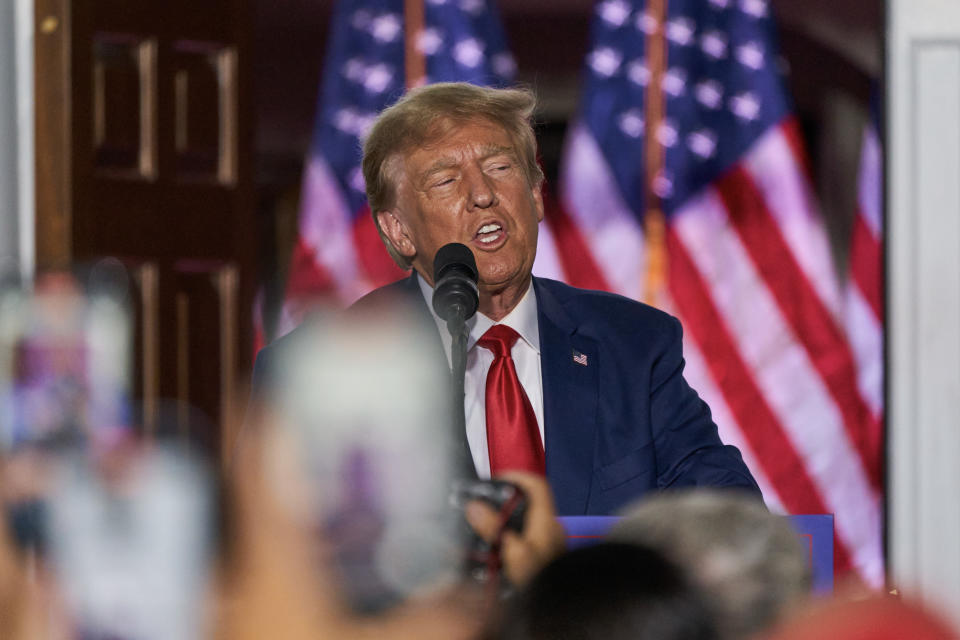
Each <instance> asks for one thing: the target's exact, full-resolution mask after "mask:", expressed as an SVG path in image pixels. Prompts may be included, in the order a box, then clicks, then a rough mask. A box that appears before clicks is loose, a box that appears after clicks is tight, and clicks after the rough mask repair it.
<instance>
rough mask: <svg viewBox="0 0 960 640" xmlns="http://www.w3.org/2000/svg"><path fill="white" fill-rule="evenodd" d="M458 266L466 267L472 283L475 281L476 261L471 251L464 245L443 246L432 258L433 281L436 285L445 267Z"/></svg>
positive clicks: (455, 243) (450, 244) (476, 274)
mask: <svg viewBox="0 0 960 640" xmlns="http://www.w3.org/2000/svg"><path fill="white" fill-rule="evenodd" d="M454 264H459V265H463V266H465V267H467V269H469V271H470V275H471V277H472V279H473V280H474V281H476V280H477V276H478V273H477V260H476V258H474V257H473V251H470V248H469V247H467V245H465V244H461V243H459V242H451V243H449V244H445V245H443V246H442V247H440V249H439V250H438V251H437V255H436V256H434V258H433V280H434V283H436V282H437V281H438V280H439V279H440V278H441V277H443V272H444V271H445V270H446V268H447V267H449V266H451V265H454Z"/></svg>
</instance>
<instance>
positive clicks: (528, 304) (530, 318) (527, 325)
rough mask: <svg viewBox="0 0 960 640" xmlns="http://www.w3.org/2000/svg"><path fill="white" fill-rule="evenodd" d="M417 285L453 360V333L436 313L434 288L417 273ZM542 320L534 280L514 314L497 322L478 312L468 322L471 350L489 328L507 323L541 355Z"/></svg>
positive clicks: (468, 348) (448, 355) (468, 339)
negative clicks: (434, 308)
mask: <svg viewBox="0 0 960 640" xmlns="http://www.w3.org/2000/svg"><path fill="white" fill-rule="evenodd" d="M417 284H418V285H420V293H422V294H423V299H424V300H425V301H426V303H427V308H428V309H430V315H432V316H433V319H434V321H435V322H436V323H437V328H438V329H439V331H440V338H441V340H442V341H443V349H444V351H446V353H447V359H448V360H449V359H450V345H451V342H452V341H451V339H450V332H449V331H447V323H446V321H444V320H443V319H442V318H441V317H440V316H438V315H437V313H436V312H435V311H434V310H433V288H432V287H431V286H430V285H429V284H427V281H426V280H424V279H423V278H421V277H420V274H417ZM538 322H539V319H538V317H537V294H536V293H535V292H534V290H533V280H531V281H530V285H529V287H527V292H526V293H524V294H523V297H522V298H520V302H519V303H518V304H517V306H516V307H514V308H513V311H511V312H510V313H508V314H507V315H506V316H504V318H503V319H501V320H500V322H494V321H493V320H491V319H490V318H488V317H487V316H485V315H483V314H482V313H479V312H477V313H475V314H474V316H473V317H472V318H470V319H469V320H468V321H467V329H468V330H469V335H468V337H467V350H468V351H469V350H470V349H472V348H473V345H475V344H476V343H477V340H479V339H480V337H481V336H483V334H484V333H486V332H487V329H489V328H490V327H492V326H493V325H495V324H505V325H507V326H508V327H510V328H511V329H513V330H514V331H516V332H517V333H519V334H520V337H521V338H523V341H524V342H526V343H527V344H529V345H530V346H531V347H532V348H533V350H534V351H536V352H537V354H539V353H540V326H539V323H538Z"/></svg>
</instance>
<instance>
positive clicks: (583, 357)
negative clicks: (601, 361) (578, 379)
mask: <svg viewBox="0 0 960 640" xmlns="http://www.w3.org/2000/svg"><path fill="white" fill-rule="evenodd" d="M573 361H574V362H576V363H577V364H579V365H583V366H584V367H585V366H587V354H585V353H580V352H579V351H577V350H576V349H574V350H573Z"/></svg>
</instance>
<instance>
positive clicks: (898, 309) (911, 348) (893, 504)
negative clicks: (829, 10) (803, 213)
mask: <svg viewBox="0 0 960 640" xmlns="http://www.w3.org/2000/svg"><path fill="white" fill-rule="evenodd" d="M888 19H889V22H888V33H887V70H888V71H887V73H888V76H887V81H888V82H887V109H888V111H887V140H888V148H887V163H888V164H887V169H888V173H887V175H888V208H887V216H888V217H887V229H888V234H887V242H888V245H887V246H888V252H887V269H888V282H887V296H888V308H889V312H888V319H889V337H888V345H889V351H888V378H889V410H888V412H889V417H888V419H889V426H888V433H889V440H888V451H889V461H890V467H889V471H890V491H889V506H890V513H889V530H888V533H889V550H890V565H891V570H892V577H893V580H894V582H895V583H896V584H898V585H899V586H900V587H901V588H902V589H903V591H904V592H905V593H906V594H908V595H916V596H919V597H921V598H923V599H924V600H926V601H927V602H929V603H931V604H934V605H936V606H937V607H938V608H939V609H940V610H941V611H943V612H944V613H946V614H947V615H951V616H953V619H954V621H955V622H957V623H958V624H960V2H956V0H891V1H890V2H889V3H888Z"/></svg>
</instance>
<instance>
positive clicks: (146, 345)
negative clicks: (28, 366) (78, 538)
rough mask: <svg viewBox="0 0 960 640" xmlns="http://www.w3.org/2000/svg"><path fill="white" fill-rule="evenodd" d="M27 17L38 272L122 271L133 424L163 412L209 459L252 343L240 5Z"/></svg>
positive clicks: (45, 3) (148, 6)
mask: <svg viewBox="0 0 960 640" xmlns="http://www.w3.org/2000/svg"><path fill="white" fill-rule="evenodd" d="M35 13H36V43H35V57H36V58H35V65H36V68H35V79H36V150H37V265H38V268H39V269H47V268H59V267H65V266H69V265H71V264H75V263H85V262H90V261H93V260H96V259H98V258H100V257H103V256H116V257H118V258H120V259H121V260H122V261H123V262H124V263H125V264H126V265H127V266H128V268H129V270H130V273H131V275H132V279H133V282H134V291H135V299H136V305H135V306H136V310H135V311H136V318H137V327H136V336H137V339H136V345H137V347H136V356H135V361H136V367H135V368H136V373H135V387H136V395H137V396H138V397H139V398H140V399H142V401H143V415H142V421H143V425H144V427H145V429H146V430H147V431H148V432H149V431H151V430H153V429H155V428H157V424H158V416H160V415H161V414H163V415H165V416H171V415H172V416H173V417H174V422H175V427H174V428H175V429H177V430H179V431H180V432H181V433H182V435H183V436H184V437H185V438H187V439H188V440H189V441H191V443H196V444H197V445H198V446H200V447H202V448H204V449H207V450H209V451H210V452H211V453H213V454H214V455H215V456H219V455H220V454H221V453H222V452H224V451H228V450H229V447H230V444H231V439H232V434H230V433H226V432H225V431H224V430H223V427H222V426H221V425H225V424H230V423H231V422H232V421H228V420H227V412H228V410H229V409H230V408H231V407H233V406H235V404H236V401H237V400H238V398H240V397H242V394H243V391H242V390H238V389H237V386H236V384H237V381H238V379H240V378H242V377H243V376H242V373H243V372H244V371H247V370H248V368H249V363H250V349H251V347H250V345H251V326H250V325H251V323H250V318H251V313H250V307H251V300H252V290H253V286H254V273H255V270H254V264H253V262H254V257H255V254H254V252H255V246H256V245H255V221H254V190H253V176H252V126H251V124H252V123H251V118H252V109H251V92H250V86H249V84H250V83H249V74H248V69H249V68H250V64H249V55H250V54H249V48H250V45H249V40H248V33H249V20H248V3H247V2H246V0H203V1H201V2H197V1H195V0H194V1H186V0H163V2H130V1H129V0H36V3H35ZM162 407H172V409H171V410H166V411H161V408H162ZM197 410H199V412H198V411H197ZM197 415H205V416H206V417H207V418H209V420H202V419H197V418H196V416H197Z"/></svg>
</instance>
